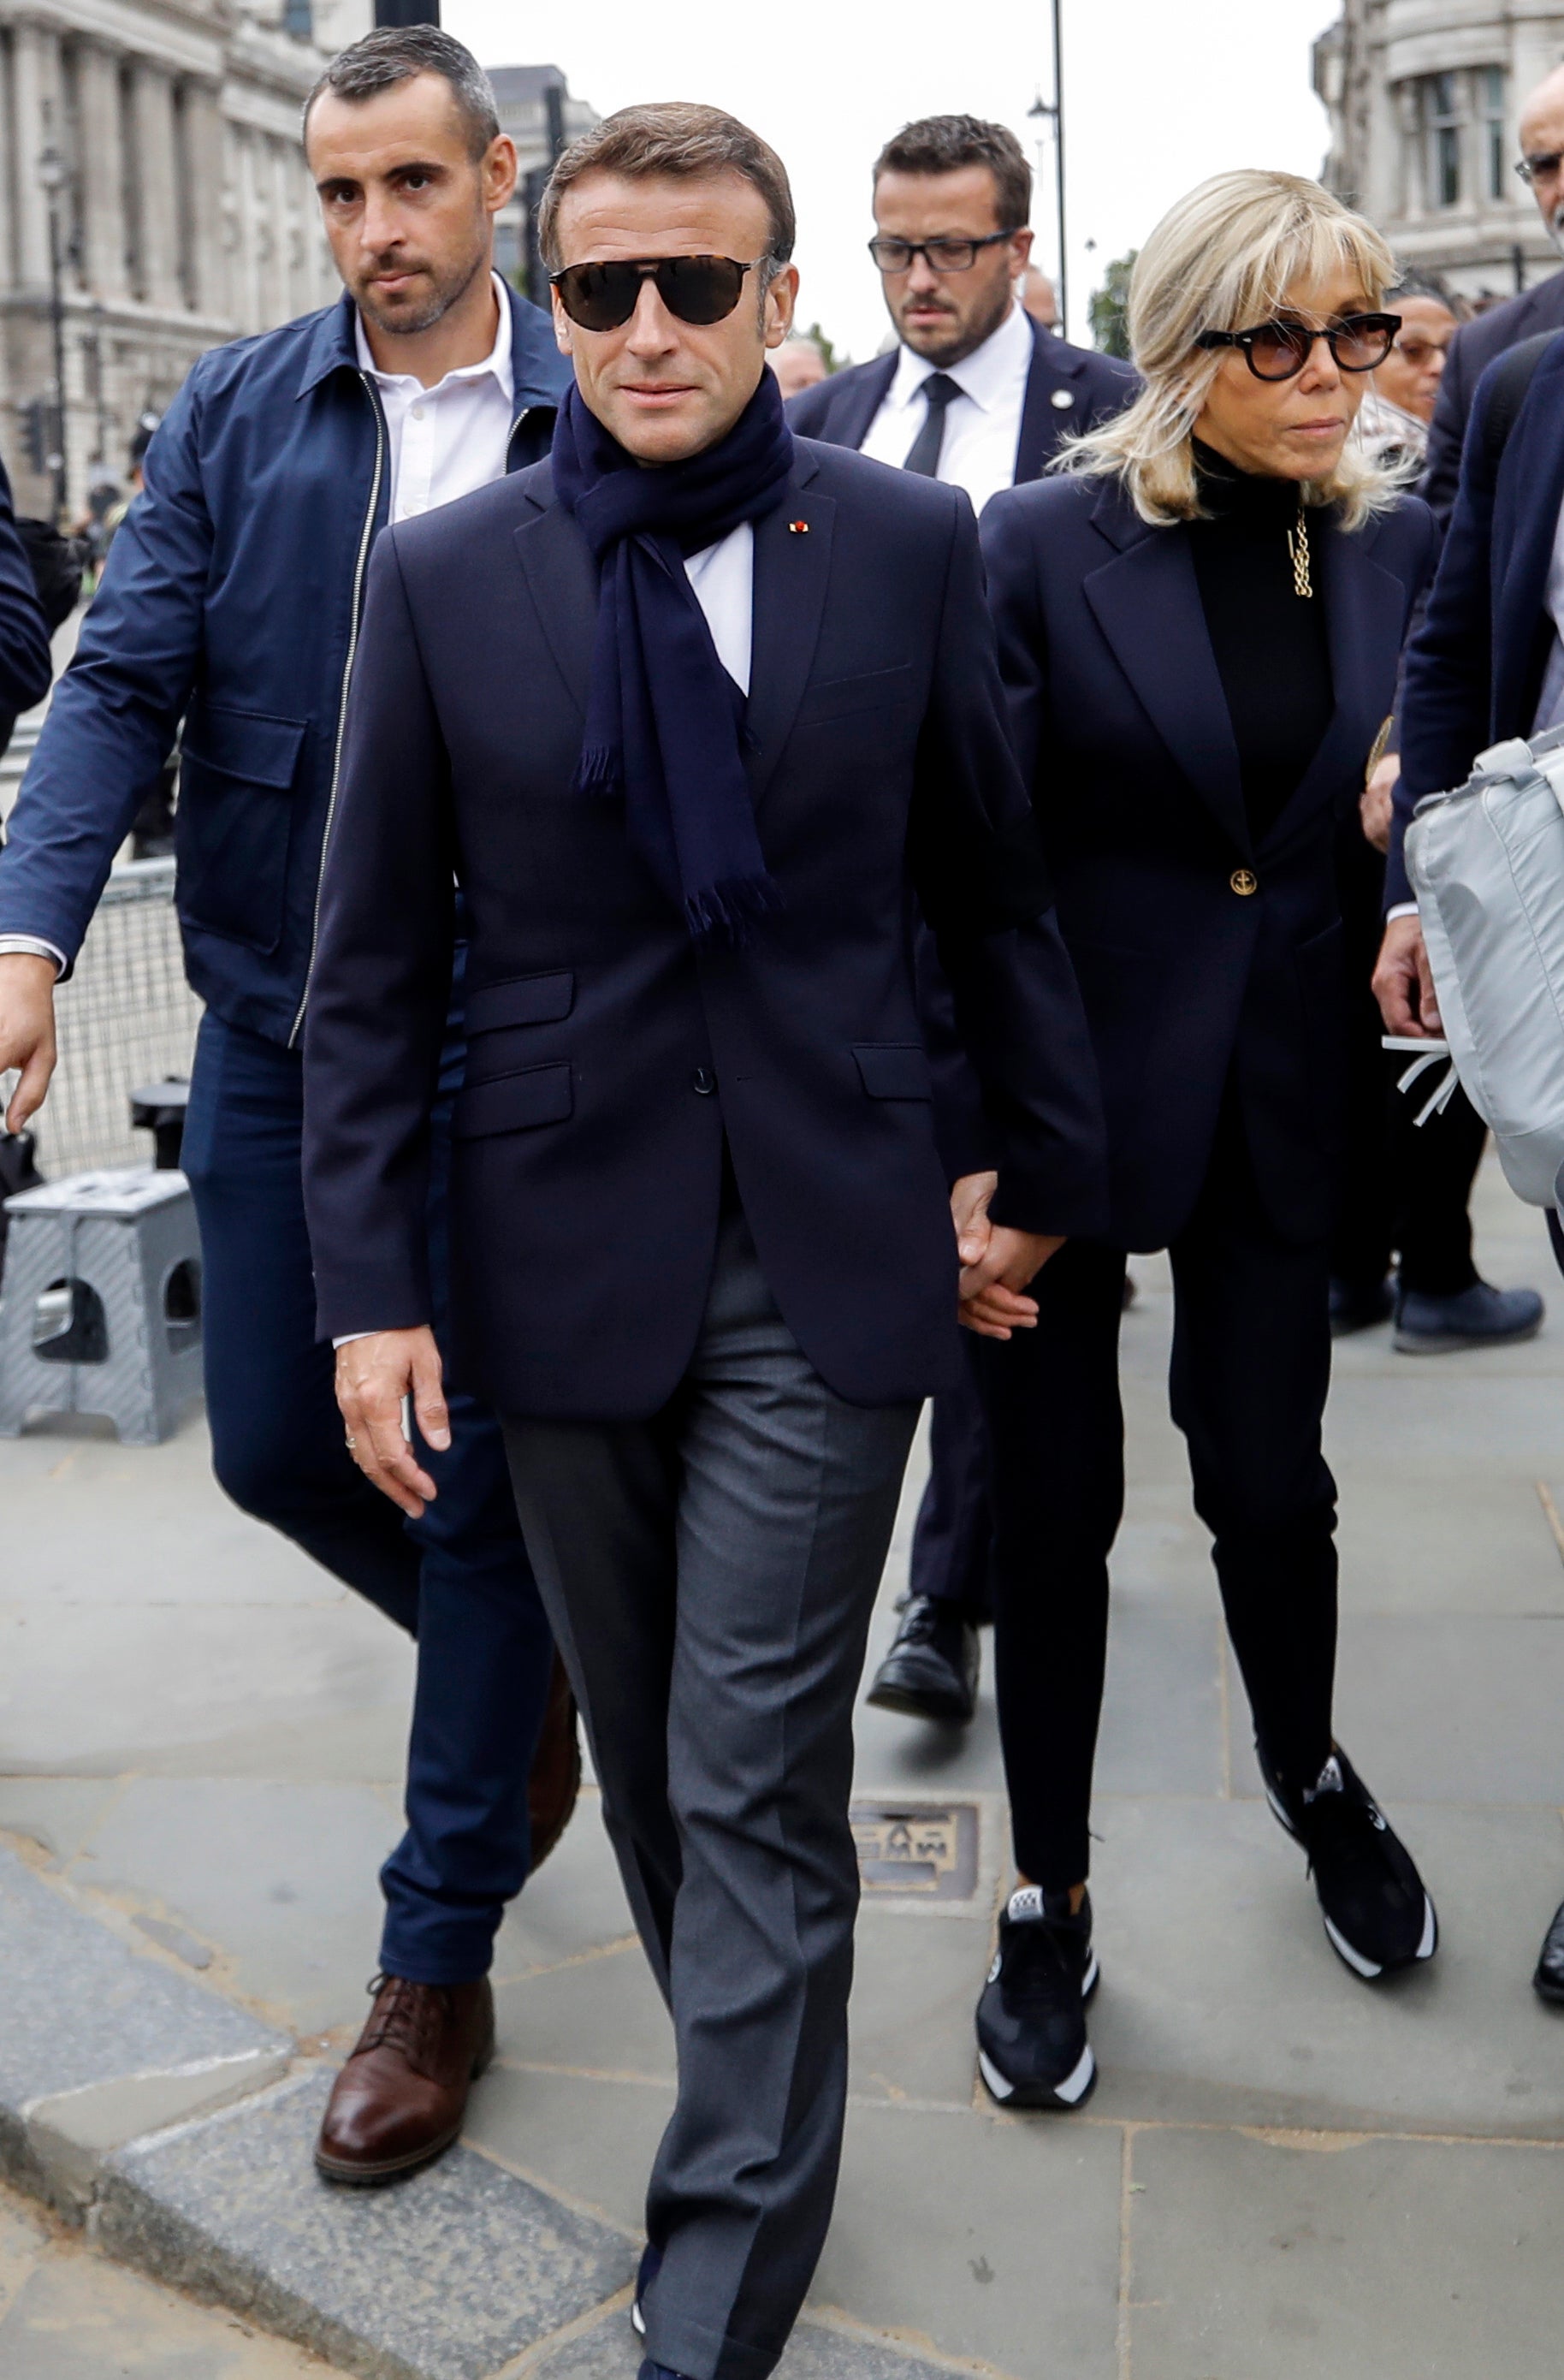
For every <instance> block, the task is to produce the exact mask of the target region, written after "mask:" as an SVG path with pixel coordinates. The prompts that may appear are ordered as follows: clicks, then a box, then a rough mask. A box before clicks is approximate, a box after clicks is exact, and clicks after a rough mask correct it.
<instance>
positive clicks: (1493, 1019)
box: [1406, 727, 1564, 1208]
mask: <svg viewBox="0 0 1564 2380" xmlns="http://www.w3.org/2000/svg"><path fill="white" fill-rule="evenodd" d="M1406 862H1407V873H1408V875H1409V876H1410V877H1411V879H1412V890H1413V891H1414V892H1415V893H1416V895H1417V908H1418V916H1419V917H1420V919H1421V921H1422V926H1423V936H1424V940H1425V943H1426V944H1427V948H1428V961H1429V965H1430V967H1431V968H1432V971H1433V976H1434V988H1435V990H1436V991H1437V994H1438V1000H1439V1013H1440V1014H1441V1015H1442V1016H1443V1018H1444V1024H1445V1034H1446V1037H1447V1038H1448V1040H1449V1048H1450V1055H1451V1057H1452V1058H1453V1060H1454V1062H1455V1067H1456V1072H1457V1074H1458V1075H1460V1077H1461V1088H1462V1089H1463V1090H1464V1091H1465V1093H1466V1096H1467V1098H1468V1099H1470V1100H1471V1102H1472V1104H1473V1107H1474V1108H1475V1109H1476V1111H1477V1112H1478V1114H1479V1115H1480V1116H1481V1117H1482V1119H1483V1121H1484V1123H1485V1124H1487V1125H1488V1126H1489V1128H1490V1130H1491V1131H1492V1133H1493V1135H1494V1139H1495V1141H1496V1143H1497V1147H1498V1155H1499V1162H1500V1164H1501V1165H1502V1166H1503V1168H1504V1172H1505V1176H1506V1179H1507V1180H1508V1182H1509V1186H1510V1188H1511V1189H1512V1190H1513V1191H1514V1192H1515V1194H1516V1196H1517V1197H1520V1198H1524V1199H1525V1200H1526V1201H1527V1203H1528V1204H1529V1205H1531V1206H1534V1207H1550V1208H1552V1207H1557V1206H1558V1202H1559V1199H1560V1196H1561V1195H1564V1181H1561V1178H1560V1177H1561V1174H1564V727H1555V728H1550V729H1549V730H1548V732H1547V734H1546V735H1539V736H1538V737H1537V738H1536V740H1535V742H1534V743H1531V744H1527V743H1525V742H1523V741H1522V738H1521V737H1520V736H1515V737H1513V738H1512V739H1511V740H1510V741H1509V742H1508V743H1505V744H1496V745H1494V746H1493V747H1492V748H1491V749H1490V750H1489V751H1486V752H1480V753H1479V754H1478V756H1477V761H1476V766H1475V768H1474V769H1473V773H1472V775H1471V777H1470V778H1469V779H1468V780H1467V782H1466V783H1465V784H1464V785H1461V786H1459V787H1458V788H1457V789H1456V791H1455V792H1454V793H1449V794H1431V795H1429V796H1428V798H1427V799H1426V800H1425V801H1421V802H1419V804H1418V806H1417V812H1416V815H1415V817H1414V818H1413V820H1412V824H1411V826H1410V827H1409V828H1408V829H1407V839H1406Z"/></svg>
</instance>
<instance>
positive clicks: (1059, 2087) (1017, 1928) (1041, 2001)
mask: <svg viewBox="0 0 1564 2380" xmlns="http://www.w3.org/2000/svg"><path fill="white" fill-rule="evenodd" d="M1096 1989H1097V1952H1096V1951H1095V1950H1094V1949H1092V1904H1091V1896H1090V1894H1089V1893H1088V1895H1087V1896H1086V1898H1085V1900H1083V1902H1082V1903H1081V1907H1080V1911H1079V1913H1078V1914H1077V1915H1075V1916H1073V1917H1072V1915H1071V1914H1070V1896H1069V1894H1068V1893H1067V1892H1044V1891H1043V1890H1042V1889H1041V1888H1040V1887H1039V1886H1037V1885H1035V1884H1024V1885H1023V1886H1022V1887H1021V1888H1020V1890H1019V1891H1017V1892H1012V1894H1011V1896H1010V1905H1009V1907H1008V1908H1007V1909H1006V1911H1005V1913H1004V1915H1003V1916H1002V1917H1001V1918H1000V1947H999V1949H997V1950H996V1951H995V1953H994V1963H993V1965H992V1966H991V1967H990V1968H989V1970H988V1983H987V1984H986V1985H984V1988H983V1997H982V1998H981V1999H980V2000H979V2001H978V2003H977V2070H978V2072H979V2073H980V2074H981V2075H982V2077H983V2080H984V2082H985V2083H987V2085H988V2091H989V2094H990V2095H991V2096H992V2097H994V2098H996V2099H998V2100H999V2102H1000V2105H1001V2107H1081V2106H1083V2105H1084V2104H1085V2101H1086V2100H1087V2099H1088V2098H1089V2097H1090V2095H1091V2090H1092V2085H1093V2083H1095V2082H1096V2081H1097V2060H1096V2058H1094V2057H1093V2056H1092V2047H1091V2044H1090V2042H1089V2041H1088V2040H1087V2039H1086V2002H1087V2001H1088V2000H1089V1999H1090V1998H1091V1996H1092V1994H1093V1993H1094V1992H1095V1991H1096Z"/></svg>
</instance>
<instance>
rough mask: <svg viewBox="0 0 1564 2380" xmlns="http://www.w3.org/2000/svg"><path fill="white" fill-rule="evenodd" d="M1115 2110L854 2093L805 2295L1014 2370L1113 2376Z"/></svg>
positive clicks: (1031, 2374) (1024, 2377)
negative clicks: (1029, 2110) (885, 2103)
mask: <svg viewBox="0 0 1564 2380" xmlns="http://www.w3.org/2000/svg"><path fill="white" fill-rule="evenodd" d="M1120 2167H1121V2139H1120V2134H1119V2131H1118V2130H1117V2128H1116V2127H1115V2126H1113V2125H1111V2124H1095V2125H1085V2124H1072V2123H1068V2122H1065V2123H1061V2122H1060V2121H1059V2120H1058V2119H1055V2118H1051V2117H1048V2116H1041V2117H1015V2116H1000V2115H998V2114H994V2115H990V2114H988V2113H986V2112H984V2113H976V2112H974V2113H969V2114H962V2115H956V2114H946V2113H943V2112H928V2111H925V2110H923V2109H918V2108H912V2107H871V2106H868V2105H867V2104H866V2103H865V2102H863V2101H862V2100H855V2102H854V2104H853V2106H852V2107H851V2108H850V2109H849V2112H848V2119H847V2139H846V2144H845V2148H844V2152H843V2168H842V2182H841V2187H840V2190H839V2192H838V2194H837V2202H836V2216H835V2220H834V2222H833V2224H832V2226H831V2230H830V2238H829V2239H828V2240H827V2241H826V2248H825V2254H824V2255H823V2257H822V2258H821V2260H820V2265H819V2270H818V2272H817V2274H816V2276H815V2282H814V2287H813V2288H812V2289H811V2290H810V2301H811V2303H812V2304H813V2305H814V2306H816V2307H817V2308H819V2309H821V2310H825V2311H839V2312H840V2313H843V2314H845V2315H846V2316H848V2317H849V2318H850V2319H851V2320H852V2321H854V2322H855V2323H858V2324H862V2325H865V2326H866V2327H867V2328H868V2329H870V2330H876V2331H885V2332H891V2333H893V2334H894V2335H895V2337H896V2338H897V2339H898V2340H899V2341H900V2342H901V2343H902V2344H903V2345H904V2346H906V2347H908V2348H910V2349H912V2350H921V2351H924V2352H931V2353H933V2354H935V2355H940V2356H950V2357H953V2358H958V2359H960V2360H962V2361H964V2362H965V2361H972V2362H980V2363H983V2364H986V2365H993V2366H997V2367H998V2368H999V2370H1000V2371H1001V2372H1008V2373H1013V2374H1017V2375H1018V2380H1040V2375H1041V2374H1044V2373H1046V2374H1049V2375H1050V2380H1051V2375H1052V2374H1056V2373H1057V2374H1061V2375H1062V2374H1068V2375H1069V2380H1117V2375H1118V2370H1119V2365H1118V2351H1117V2347H1116V2343H1115V2341H1116V2332H1117V2323H1118V2301H1119V2209H1120Z"/></svg>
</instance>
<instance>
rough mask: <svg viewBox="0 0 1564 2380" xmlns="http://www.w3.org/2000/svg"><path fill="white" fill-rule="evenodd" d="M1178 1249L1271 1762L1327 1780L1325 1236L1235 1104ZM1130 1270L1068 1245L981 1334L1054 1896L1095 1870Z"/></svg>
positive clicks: (1218, 1513)
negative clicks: (1287, 1220)
mask: <svg viewBox="0 0 1564 2380" xmlns="http://www.w3.org/2000/svg"><path fill="white" fill-rule="evenodd" d="M1169 1256H1170V1260H1171V1264H1172V1270H1173V1294H1174V1328H1173V1352H1172V1363H1171V1367H1170V1383H1169V1385H1170V1404H1171V1411H1172V1416H1173V1419H1174V1421H1175V1422H1176V1424H1177V1425H1178V1427H1179V1428H1180V1429H1181V1430H1182V1433H1183V1435H1184V1438H1185V1439H1186V1440H1187V1442H1188V1447H1189V1461H1190V1473H1191V1476H1192V1479H1193V1483H1194V1506H1195V1510H1196V1512H1198V1513H1199V1515H1200V1517H1201V1519H1202V1520H1203V1521H1204V1522H1205V1523H1206V1526H1207V1528H1208V1529H1209V1530H1210V1531H1211V1534H1212V1537H1213V1539H1214V1545H1213V1548H1212V1551H1213V1559H1214V1560H1215V1563H1216V1569H1217V1578H1218V1585H1219V1586H1220V1590H1221V1597H1222V1605H1223V1609H1224V1610H1225V1612H1226V1615H1227V1624H1228V1633H1229V1635H1230V1637H1231V1643H1232V1647H1233V1651H1234V1653H1235V1654H1236V1656H1237V1658H1238V1663H1239V1667H1240V1669H1241V1670H1242V1671H1243V1682H1244V1685H1245V1687H1246V1689H1247V1691H1248V1694H1249V1700H1250V1705H1251V1708H1252V1710H1253V1712H1254V1717H1255V1731H1256V1734H1257V1736H1258V1738H1259V1740H1260V1743H1261V1744H1262V1746H1263V1747H1264V1750H1265V1753H1266V1756H1267V1759H1268V1760H1269V1761H1270V1762H1271V1763H1272V1764H1273V1765H1274V1766H1275V1767H1277V1768H1278V1769H1279V1771H1280V1772H1281V1774H1282V1775H1283V1776H1284V1777H1286V1778H1288V1779H1291V1780H1293V1781H1296V1782H1298V1783H1301V1784H1302V1783H1312V1782H1313V1780H1314V1779H1315V1777H1317V1775H1318V1774H1319V1771H1320V1769H1321V1768H1322V1767H1324V1765H1325V1763H1326V1761H1327V1760H1328V1757H1329V1755H1330V1743H1331V1725H1330V1710H1331V1687H1332V1681H1333V1676H1334V1671H1335V1663H1336V1548H1335V1543H1334V1531H1335V1526H1336V1484H1335V1481H1334V1480H1333V1479H1332V1477H1331V1475H1330V1472H1329V1469H1328V1466H1327V1463H1326V1461H1325V1457H1324V1455H1323V1453H1322V1451H1321V1447H1320V1423H1321V1417H1322V1415H1323V1413H1324V1410H1325V1399H1326V1391H1327V1390H1328V1386H1329V1379H1330V1336H1329V1326H1328V1261H1327V1259H1328V1249H1327V1245H1326V1243H1325V1242H1324V1241H1323V1240H1320V1241H1314V1242H1311V1243H1308V1244H1306V1245H1298V1244H1296V1243H1294V1242H1291V1241H1288V1240H1285V1239H1283V1238H1281V1237H1280V1235H1279V1233H1277V1231H1276V1230H1275V1228H1274V1226H1273V1225H1272V1224H1271V1222H1270V1220H1269V1217H1268V1216H1267V1213H1266V1210H1265V1208H1264V1206H1263V1205H1262V1202H1261V1199H1260V1196H1259V1193H1258V1190H1257V1188H1256V1186H1255V1178H1254V1172H1253V1169H1252V1167H1251V1165H1250V1163H1249V1157H1248V1151H1247V1148H1246V1147H1245V1145H1244V1141H1243V1130H1242V1125H1241V1123H1239V1121H1238V1120H1237V1118H1236V1116H1235V1115H1234V1113H1233V1111H1231V1110H1228V1111H1224V1116H1223V1122H1222V1127H1221V1129H1220V1132H1219V1134H1218V1142H1217V1146H1216V1148H1215V1151H1214V1153H1213V1156H1212V1161H1211V1166H1210V1170H1209V1172H1208V1173H1207V1176H1206V1184H1205V1187H1204V1189H1203V1191H1202V1193H1201V1196H1200V1199H1199V1202H1198V1204H1197V1206H1196V1208H1195V1211H1194V1215H1193V1216H1192V1218H1191V1220H1190V1222H1189V1224H1188V1226H1187V1228H1186V1229H1185V1230H1184V1231H1183V1232H1182V1233H1181V1234H1180V1235H1179V1237H1178V1239H1177V1240H1176V1241H1175V1242H1174V1243H1173V1245H1172V1246H1171V1247H1170V1250H1169ZM1123 1278H1124V1257H1123V1254H1122V1252H1121V1250H1119V1249H1115V1248H1109V1247H1104V1246H1101V1245H1097V1244H1096V1243H1094V1242H1090V1241H1085V1240H1073V1241H1071V1242H1069V1243H1068V1244H1067V1245H1065V1246H1064V1247H1063V1248H1062V1249H1061V1251H1060V1253H1059V1255H1058V1256H1056V1257H1054V1258H1053V1260H1052V1262H1051V1263H1050V1264H1049V1265H1048V1266H1047V1267H1046V1268H1045V1269H1044V1270H1043V1272H1042V1273H1041V1274H1040V1275H1039V1276H1038V1278H1037V1281H1036V1282H1035V1283H1034V1284H1033V1290H1032V1294H1033V1295H1034V1296H1035V1297H1036V1298H1037V1307H1038V1314H1037V1328H1036V1329H1035V1330H1029V1331H1017V1332H1016V1334H1015V1336H1014V1337H1013V1338H1012V1339H1011V1340H1009V1341H1007V1342H999V1341H994V1340H986V1341H980V1342H976V1343H977V1344H978V1346H979V1349H980V1355H979V1361H978V1370H979V1374H980V1378H981V1386H982V1393H983V1400H984V1403H985V1405H986V1408H987V1411H988V1424H989V1430H990V1436H991V1443H992V1463H993V1474H992V1492H993V1509H994V1518H995V1562H994V1583H995V1591H996V1607H997V1608H996V1612H995V1667H996V1679H997V1692H998V1699H999V1716H1000V1740H1001V1743H1002V1745H1003V1750H1004V1763H1005V1779H1006V1783H1007V1786H1008V1788H1009V1792H1010V1803H1011V1822H1012V1834H1013V1840H1014V1851H1015V1860H1016V1864H1017V1866H1018V1867H1019V1869H1020V1870H1021V1872H1022V1874H1023V1875H1024V1876H1028V1877H1030V1878H1031V1880H1032V1881H1033V1882H1034V1883H1037V1884H1041V1885H1044V1886H1046V1887H1047V1888H1049V1890H1052V1891H1060V1890H1062V1889H1064V1888H1067V1887H1068V1886H1071V1885H1073V1884H1078V1883H1080V1882H1081V1881H1082V1880H1083V1879H1084V1878H1085V1876H1086V1874H1087V1871H1088V1867H1089V1864H1090V1851H1089V1838H1088V1831H1087V1822H1088V1817H1089V1815H1090V1808H1091V1789H1092V1767H1093V1762H1094V1758H1095V1755H1096V1749H1097V1722H1098V1718H1099V1715H1100V1711H1101V1706H1102V1691H1103V1675H1104V1668H1105V1663H1106V1658H1107V1645H1108V1556H1109V1549H1110V1548H1111V1546H1112V1544H1113V1539H1114V1536H1115V1535H1116V1534H1117V1531H1118V1527H1119V1523H1120V1519H1121V1515H1122V1512H1123V1504H1124V1425H1123V1412H1122V1406H1121V1400H1120V1393H1119V1326H1120V1319H1121V1291H1122V1285H1123Z"/></svg>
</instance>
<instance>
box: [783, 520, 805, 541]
mask: <svg viewBox="0 0 1564 2380" xmlns="http://www.w3.org/2000/svg"><path fill="white" fill-rule="evenodd" d="M787 526H788V530H789V533H790V534H791V535H792V536H794V537H807V536H808V534H809V524H808V522H807V521H789V523H788V525H787Z"/></svg>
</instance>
